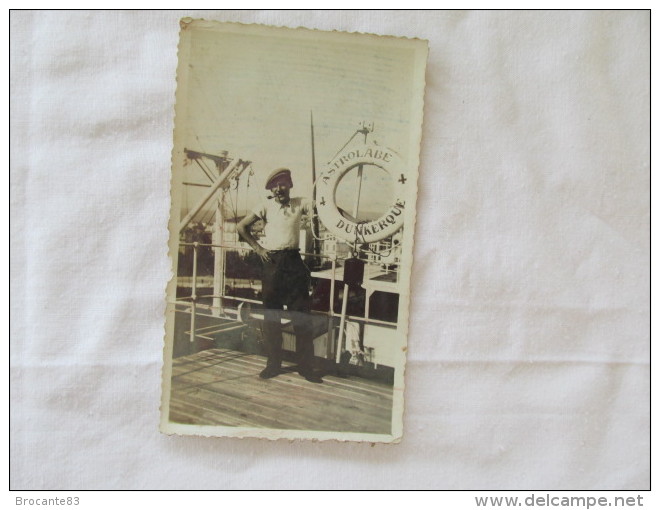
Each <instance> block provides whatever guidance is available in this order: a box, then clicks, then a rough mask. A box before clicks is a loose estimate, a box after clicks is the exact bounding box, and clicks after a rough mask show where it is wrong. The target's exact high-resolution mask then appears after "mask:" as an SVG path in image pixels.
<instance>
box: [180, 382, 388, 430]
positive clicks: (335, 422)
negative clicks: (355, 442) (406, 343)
mask: <svg viewBox="0 0 660 510" xmlns="http://www.w3.org/2000/svg"><path fill="white" fill-rule="evenodd" d="M187 377H188V378H190V376H187ZM281 377H286V376H281ZM190 379H191V380H193V381H194V382H197V383H198V384H192V385H190V386H188V390H187V391H182V392H181V393H184V392H185V394H186V395H187V394H189V393H194V394H195V395H197V394H198V393H197V392H200V391H204V392H205V393H204V395H206V396H208V397H209V398H211V399H212V400H209V405H213V402H218V403H222V404H221V406H222V408H223V409H229V408H231V409H233V410H234V413H235V414H243V413H245V414H250V416H251V415H252V414H253V413H256V414H258V415H263V416H268V417H271V418H277V419H278V420H280V421H281V423H282V424H285V425H286V426H284V425H282V427H281V428H304V429H315V428H316V427H317V426H318V417H319V414H322V415H324V421H325V422H326V427H329V430H341V429H342V427H345V424H346V419H347V416H351V415H354V416H355V417H357V422H358V423H360V427H361V428H365V427H367V428H371V426H370V424H375V425H376V427H378V428H382V427H384V426H386V425H382V426H381V424H382V423H386V424H389V421H390V415H391V410H390V409H387V408H380V407H373V406H368V405H357V404H356V403H355V402H354V401H353V400H351V399H348V398H331V397H325V398H318V397H315V398H314V399H313V400H311V401H310V398H309V396H308V395H305V394H302V395H301V394H298V393H300V392H292V391H282V387H281V385H277V386H276V385H275V384H273V380H269V381H258V383H257V385H258V387H257V388H255V390H256V391H250V392H249V393H248V394H247V395H246V390H247V388H246V387H245V384H244V382H243V381H230V382H229V384H228V383H227V382H226V381H225V382H218V381H217V380H212V376H211V380H209V379H208V378H206V377H203V376H201V375H200V376H196V377H194V378H190ZM278 379H279V378H278ZM185 382H189V381H185ZM307 384H309V383H307ZM218 405H220V404H218ZM292 416H293V417H295V418H294V421H293V422H291V417H292ZM296 422H298V423H296Z"/></svg>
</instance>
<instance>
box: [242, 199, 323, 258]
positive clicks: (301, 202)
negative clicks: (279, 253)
mask: <svg viewBox="0 0 660 510" xmlns="http://www.w3.org/2000/svg"><path fill="white" fill-rule="evenodd" d="M310 210H311V203H310V201H309V199H306V198H302V197H291V198H290V199H289V203H288V204H286V205H282V204H280V203H278V202H276V201H275V199H272V200H268V201H266V202H265V203H262V204H261V206H260V207H256V208H255V209H254V210H253V211H252V212H253V213H254V214H256V215H257V216H258V217H259V218H261V219H262V220H264V222H265V223H266V226H265V227H264V233H265V234H266V235H265V237H264V239H262V241H261V244H262V245H263V247H264V248H266V249H267V250H287V249H292V248H293V249H296V248H298V247H299V240H300V229H301V222H300V218H301V216H302V215H303V214H309V211H310Z"/></svg>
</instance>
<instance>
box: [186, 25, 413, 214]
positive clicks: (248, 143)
mask: <svg viewBox="0 0 660 510" xmlns="http://www.w3.org/2000/svg"><path fill="white" fill-rule="evenodd" d="M271 34H272V35H273V37H265V36H259V35H255V34H254V33H250V34H245V33H236V32H229V33H226V32H217V31H214V30H194V31H193V33H192V35H191V44H190V47H189V52H188V55H187V56H186V55H185V54H184V53H185V50H186V48H182V49H181V50H180V59H184V62H183V63H181V62H180V64H179V65H180V66H182V65H184V66H187V69H181V67H180V71H179V80H181V79H182V75H184V76H183V79H185V80H187V83H186V84H185V87H184V89H185V90H186V91H187V94H186V97H185V99H184V98H182V97H181V95H180V94H179V96H178V97H177V101H181V100H182V99H184V101H185V108H180V107H179V105H177V107H178V116H177V119H176V130H177V137H178V141H179V144H178V147H179V149H181V148H182V147H185V148H187V149H192V150H197V151H200V152H208V153H212V154H219V153H220V152H221V151H228V152H229V156H230V157H233V158H241V159H244V160H249V161H251V162H252V170H253V172H254V175H253V176H251V177H250V188H249V189H248V188H246V184H247V172H246V174H244V176H243V178H242V179H241V182H240V186H239V188H238V189H237V190H234V191H235V192H234V195H233V197H231V200H232V202H234V201H235V202H236V203H234V207H235V209H236V210H238V212H239V213H240V212H242V210H244V209H246V208H252V207H253V206H254V205H255V203H256V202H257V201H258V200H259V199H260V196H259V195H260V194H261V195H263V194H265V193H266V192H265V191H264V190H263V182H264V180H265V177H266V176H267V175H268V174H269V173H270V172H271V171H272V170H273V169H275V168H278V167H288V168H290V169H291V170H292V174H293V179H294V189H293V190H292V194H293V195H302V196H311V193H312V147H311V133H310V131H311V130H310V116H311V115H312V114H313V118H314V133H315V153H316V169H317V176H318V174H319V172H320V171H321V170H322V169H323V166H324V164H325V163H327V162H328V161H329V160H330V159H332V158H333V156H334V155H335V154H336V153H337V152H338V151H339V149H340V148H341V147H342V146H344V144H346V142H347V141H348V140H349V139H350V138H351V136H352V135H353V134H354V133H355V132H356V130H357V128H358V126H359V124H360V122H362V121H368V122H372V123H373V124H374V132H373V133H371V134H370V135H369V140H371V141H377V142H378V143H379V144H381V145H384V146H387V147H390V148H391V149H393V150H395V151H397V152H399V153H400V154H401V155H402V157H404V158H405V157H406V156H407V155H408V153H409V151H410V147H408V141H409V138H410V131H409V129H410V126H411V119H410V111H411V102H410V97H411V94H412V75H413V66H414V60H413V52H412V49H407V48H400V47H393V46H392V45H391V44H387V43H386V44H383V39H382V38H375V37H373V36H371V37H366V36H349V37H348V38H347V37H346V36H345V37H343V38H342V37H339V38H338V39H337V38H334V39H332V40H329V38H328V37H327V34H323V36H322V37H317V36H315V35H314V34H315V33H314V32H312V31H290V30H280V31H276V32H271ZM335 35H336V34H335ZM337 41H339V42H337ZM184 71H185V72H184ZM179 86H181V82H180V83H179ZM363 140H364V138H363V137H362V136H361V135H360V136H358V137H356V138H355V139H354V141H353V143H358V144H359V143H363ZM415 150H417V148H415ZM176 164H182V162H177V161H175V165H176ZM186 172H187V174H186V177H185V180H188V181H194V182H204V178H203V174H201V171H199V169H198V167H197V166H196V165H190V166H187V167H186ZM351 174H352V175H355V174H354V173H353V172H351ZM380 174H383V175H380ZM369 176H370V177H371V179H372V181H371V183H368V184H367V185H366V186H363V189H362V195H361V199H360V204H361V208H365V209H366V210H370V209H374V208H376V209H378V208H380V207H382V205H381V204H382V203H383V200H384V199H383V191H384V190H389V189H390V186H389V185H388V183H387V182H380V181H379V179H388V178H389V177H388V176H387V174H386V173H385V172H370V173H369ZM347 178H348V177H347ZM351 178H352V177H351ZM186 189H187V191H186V192H185V200H184V201H183V203H182V205H183V207H186V208H187V207H192V206H193V204H194V203H195V201H196V200H198V198H199V197H200V196H202V195H203V193H204V192H205V190H206V188H196V187H190V186H188V187H186ZM387 198H388V200H389V197H387Z"/></svg>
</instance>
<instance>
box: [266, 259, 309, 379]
mask: <svg viewBox="0 0 660 510" xmlns="http://www.w3.org/2000/svg"><path fill="white" fill-rule="evenodd" d="M269 254H270V257H271V259H272V260H273V262H272V263H270V262H266V263H264V267H263V275H262V293H263V301H264V323H263V333H264V343H265V346H266V354H267V356H268V362H267V367H268V368H271V369H274V370H278V369H279V368H280V367H281V365H282V321H281V319H282V318H283V317H286V318H289V319H291V322H292V324H293V332H294V333H295V335H296V353H297V356H298V370H299V371H301V372H305V371H310V370H311V369H312V363H313V360H314V344H313V341H314V338H313V331H312V324H311V317H310V315H309V312H310V309H311V298H310V296H309V284H310V275H309V269H307V266H306V265H305V264H304V262H303V261H302V258H301V257H300V253H299V252H298V250H281V251H271V252H269ZM285 305H286V308H287V311H286V312H284V306H285Z"/></svg>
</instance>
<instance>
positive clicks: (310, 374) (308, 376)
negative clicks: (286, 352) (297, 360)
mask: <svg viewBox="0 0 660 510" xmlns="http://www.w3.org/2000/svg"><path fill="white" fill-rule="evenodd" d="M298 373H299V374H300V375H301V376H302V377H304V378H305V380H307V381H309V382H311V383H316V384H320V383H322V382H323V379H321V376H320V375H318V374H315V373H314V371H313V370H311V369H308V370H298Z"/></svg>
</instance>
